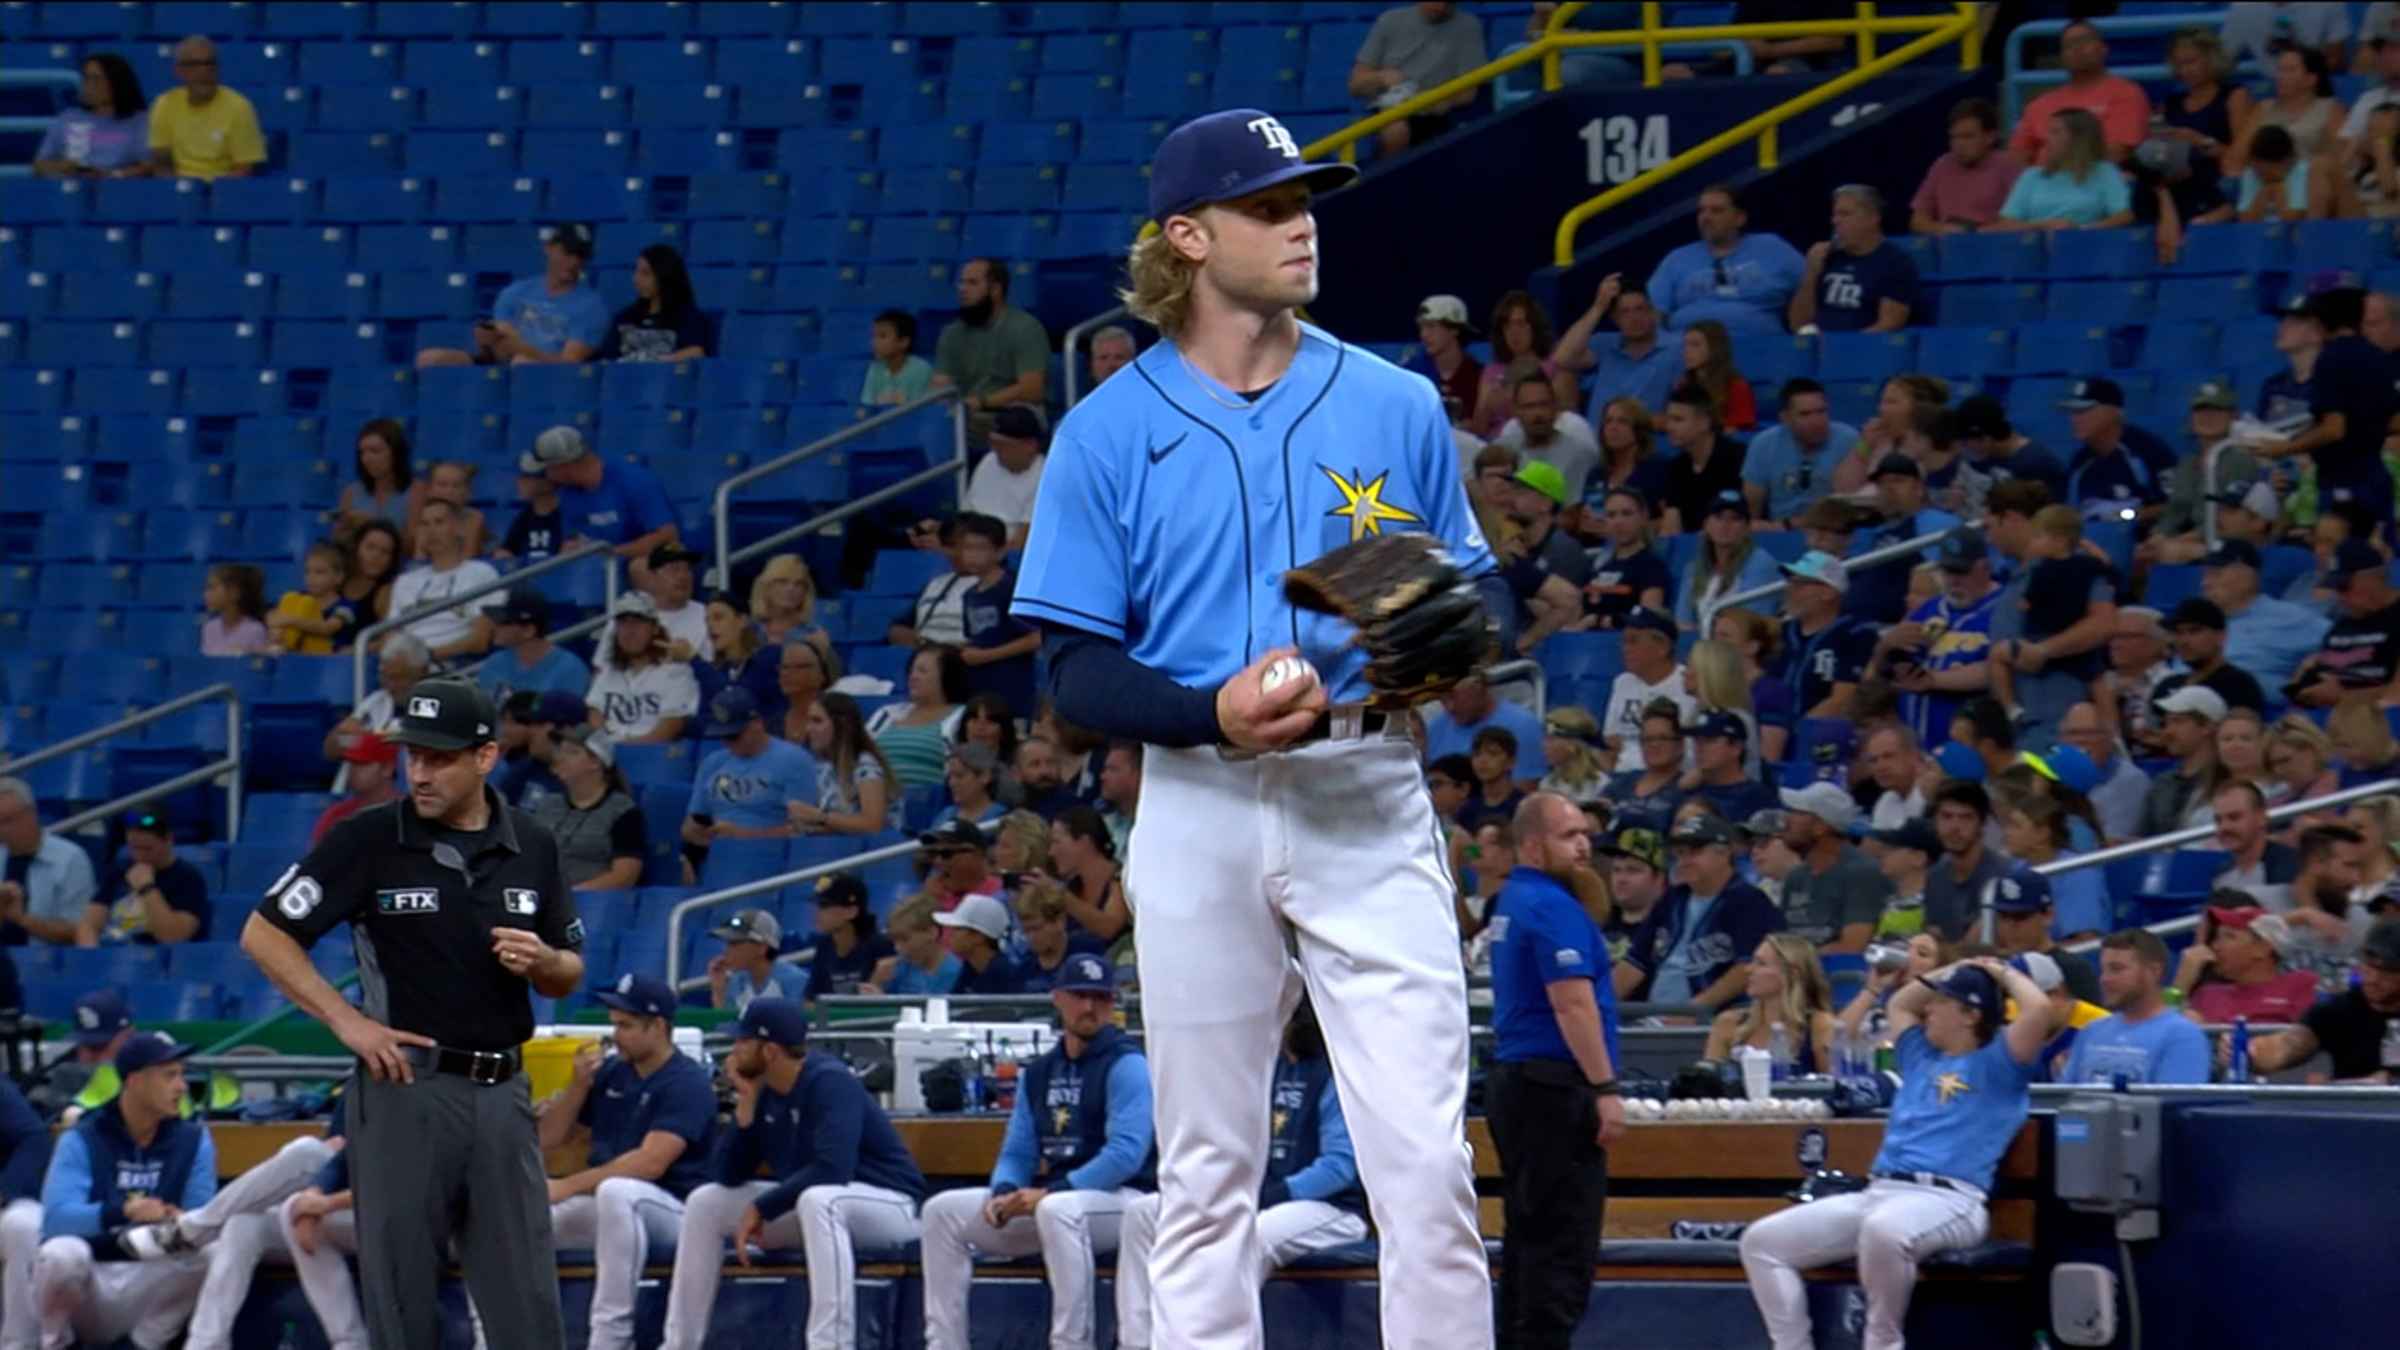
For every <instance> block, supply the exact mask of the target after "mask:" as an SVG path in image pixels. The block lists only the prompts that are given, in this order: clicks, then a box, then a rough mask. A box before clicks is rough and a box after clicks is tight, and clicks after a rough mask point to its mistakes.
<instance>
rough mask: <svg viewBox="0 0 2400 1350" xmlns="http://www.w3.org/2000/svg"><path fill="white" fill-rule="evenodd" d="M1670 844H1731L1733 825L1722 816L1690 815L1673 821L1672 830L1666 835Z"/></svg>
mask: <svg viewBox="0 0 2400 1350" xmlns="http://www.w3.org/2000/svg"><path fill="white" fill-rule="evenodd" d="M1667 842H1668V843H1670V844H1731V843H1732V842H1733V827H1732V826H1731V825H1728V824H1726V823H1725V818H1724V817H1722V816H1692V817H1690V818H1689V819H1686V820H1680V821H1677V822H1676V823H1675V829H1674V832H1673V833H1671V834H1669V835H1668V836H1667Z"/></svg>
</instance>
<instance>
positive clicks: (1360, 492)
mask: <svg viewBox="0 0 2400 1350" xmlns="http://www.w3.org/2000/svg"><path fill="white" fill-rule="evenodd" d="M1317 468H1318V470H1319V471H1320V472H1322V473H1323V474H1324V475H1325V476H1326V477H1327V478H1330V479H1332V480H1333V485H1334V487H1335V488H1336V489H1338V490H1339V491H1340V492H1341V494H1342V501H1341V504H1340V505H1339V506H1335V507H1333V508H1331V509H1329V510H1327V511H1326V512H1325V514H1326V515H1328V516H1332V517H1337V518H1341V519H1346V520H1348V521H1349V522H1350V541H1351V542H1352V543H1356V542H1358V541H1359V540H1361V539H1364V538H1366V537H1367V536H1368V535H1370V534H1381V533H1383V526H1384V522H1386V521H1390V522H1393V523H1395V524H1401V525H1422V524H1424V523H1425V518H1424V517H1423V516H1420V515H1418V514H1417V513H1416V512H1414V511H1411V510H1409V509H1408V508H1406V507H1403V506H1394V505H1393V504H1391V503H1390V502H1387V501H1385V500H1384V499H1383V485H1384V483H1385V482H1387V481H1388V480H1389V479H1390V478H1391V475H1390V474H1388V473H1379V474H1377V475H1375V476H1374V477H1373V478H1369V477H1367V476H1366V475H1365V474H1363V473H1360V472H1359V471H1358V470H1357V469H1352V470H1351V471H1350V476H1349V477H1348V478H1344V477H1343V476H1342V474H1341V471H1340V470H1338V469H1329V468H1326V467H1325V466H1324V465H1322V464H1319V465H1318V466H1317Z"/></svg>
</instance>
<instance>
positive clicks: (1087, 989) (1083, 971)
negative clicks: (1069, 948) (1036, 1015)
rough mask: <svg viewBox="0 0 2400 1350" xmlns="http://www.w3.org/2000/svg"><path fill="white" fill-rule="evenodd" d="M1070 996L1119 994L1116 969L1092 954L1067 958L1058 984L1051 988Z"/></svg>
mask: <svg viewBox="0 0 2400 1350" xmlns="http://www.w3.org/2000/svg"><path fill="white" fill-rule="evenodd" d="M1050 987H1051V988H1053V989H1061V990H1064V991H1066V992H1067V993H1070V994H1107V995H1109V996H1110V997H1112V998H1113V997H1115V995H1116V992H1117V972H1116V968H1115V967H1113V966H1111V965H1109V964H1108V962H1106V961H1103V960H1101V959H1100V958H1099V957H1097V956H1094V955H1092V954H1091V953H1090V952H1077V953H1075V954H1074V955H1073V956H1070V957H1068V958H1067V964H1066V965H1065V966H1063V967H1061V968H1060V969H1059V972H1058V982H1057V983H1055V984H1053V985H1051V986H1050Z"/></svg>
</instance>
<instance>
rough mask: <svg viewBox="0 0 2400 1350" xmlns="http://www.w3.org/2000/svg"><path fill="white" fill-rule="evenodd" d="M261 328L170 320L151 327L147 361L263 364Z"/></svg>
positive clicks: (264, 340)
mask: <svg viewBox="0 0 2400 1350" xmlns="http://www.w3.org/2000/svg"><path fill="white" fill-rule="evenodd" d="M266 354H267V337H266V330H265V327H264V325H261V324H258V323H254V322H251V321H248V320H239V319H236V320H224V319H196V320H177V319H170V320H165V321H163V322H160V323H155V324H152V325H151V326H150V359H151V360H152V361H155V362H157V363H158V364H160V365H165V366H187V367H189V366H256V365H259V364H261V363H263V362H264V361H265V360H266Z"/></svg>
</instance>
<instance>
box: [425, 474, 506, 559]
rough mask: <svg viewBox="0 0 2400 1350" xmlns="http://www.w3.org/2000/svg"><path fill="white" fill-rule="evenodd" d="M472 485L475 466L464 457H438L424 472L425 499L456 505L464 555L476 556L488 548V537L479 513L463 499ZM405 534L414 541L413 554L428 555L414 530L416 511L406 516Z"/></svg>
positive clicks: (490, 541) (480, 555)
mask: <svg viewBox="0 0 2400 1350" xmlns="http://www.w3.org/2000/svg"><path fill="white" fill-rule="evenodd" d="M474 486H475V466H474V465H472V464H469V463H467V462H466V461H465V460H460V459H445V460H441V461H439V462H437V463H436V464H435V465H434V466H433V468H432V470H431V471H429V472H428V473H427V474H426V475H425V499H426V500H427V501H445V502H448V503H450V504H451V505H452V506H455V507H457V508H458V530H459V533H460V535H461V536H463V537H464V538H465V539H466V556H467V557H470V558H480V557H482V556H483V555H484V554H485V553H486V552H488V551H490V549H491V547H492V539H491V535H490V534H489V533H487V532H486V531H485V529H484V525H483V512H481V511H478V510H476V509H475V508H474V507H473V506H471V505H469V504H468V502H467V496H468V493H469V492H470V491H472V490H473V488H474ZM423 506H424V503H423V502H419V503H418V508H419V510H420V511H421V510H422V509H423ZM408 534H409V538H411V539H415V540H417V556H418V557H419V558H424V557H427V556H429V555H428V554H427V553H426V551H425V541H424V540H423V539H422V538H421V537H420V534H419V531H418V529H417V516H416V513H413V512H412V513H411V514H410V516H409V521H408Z"/></svg>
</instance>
